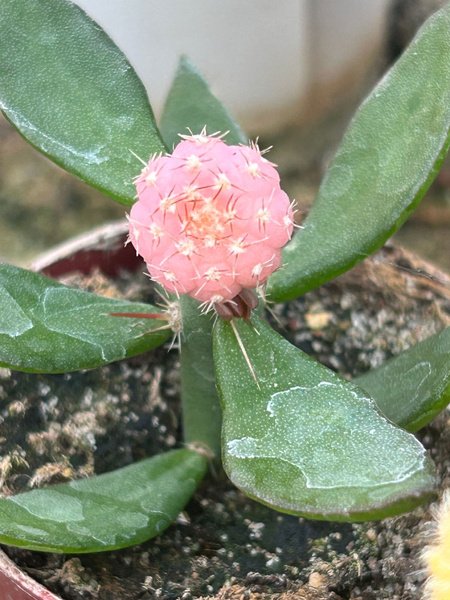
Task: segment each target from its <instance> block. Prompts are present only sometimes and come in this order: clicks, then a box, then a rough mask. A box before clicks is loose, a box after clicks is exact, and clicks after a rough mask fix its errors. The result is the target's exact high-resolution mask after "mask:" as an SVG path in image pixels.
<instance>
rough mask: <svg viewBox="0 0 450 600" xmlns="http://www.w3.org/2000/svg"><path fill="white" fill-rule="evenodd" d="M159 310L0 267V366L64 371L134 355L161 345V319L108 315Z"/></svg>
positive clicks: (165, 336) (167, 333)
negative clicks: (157, 328) (158, 329)
mask: <svg viewBox="0 0 450 600" xmlns="http://www.w3.org/2000/svg"><path fill="white" fill-rule="evenodd" d="M112 312H137V313H138V312H140V313H155V312H161V311H160V310H159V309H156V308H155V307H154V306H151V305H149V304H138V303H135V302H127V301H125V300H116V299H114V298H104V297H102V296H96V295H95V294H90V293H88V292H83V291H81V290H76V289H73V288H69V287H67V286H65V285H62V284H60V283H58V282H56V281H53V280H52V279H48V278H47V277H43V276H42V275H39V274H38V273H34V272H32V271H27V270H25V269H20V268H19V267H14V266H12V265H7V264H0V365H2V366H6V367H11V368H13V369H18V370H19V371H29V372H34V373H38V372H39V373H64V372H67V371H75V370H78V369H86V368H91V367H98V366H100V365H103V364H106V363H109V362H113V361H115V360H120V359H122V358H127V357H129V356H134V355H136V354H140V353H142V352H145V351H146V350H150V349H151V348H155V347H156V346H159V345H160V344H162V343H163V342H165V341H166V340H167V339H168V338H169V337H170V335H171V334H172V331H171V330H170V329H168V330H164V331H158V332H155V333H148V334H146V335H142V334H145V333H146V332H148V331H149V330H150V329H155V328H156V327H161V325H164V324H165V321H160V320H150V319H145V320H143V319H139V318H138V319H134V318H131V319H130V318H120V317H112V316H110V314H109V313H112Z"/></svg>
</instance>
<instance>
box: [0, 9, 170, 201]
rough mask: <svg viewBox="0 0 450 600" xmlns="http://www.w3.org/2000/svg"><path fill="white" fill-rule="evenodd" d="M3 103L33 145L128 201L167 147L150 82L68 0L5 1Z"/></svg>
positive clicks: (1, 12)
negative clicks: (146, 166)
mask: <svg viewBox="0 0 450 600" xmlns="http://www.w3.org/2000/svg"><path fill="white" fill-rule="evenodd" d="M0 31H1V36H0V109H1V110H2V111H3V112H4V114H5V116H6V118H7V119H8V120H9V121H10V122H11V123H12V124H13V125H14V126H15V127H17V129H18V130H19V132H20V133H21V134H22V135H23V137H24V138H25V139H26V140H28V141H29V142H30V144H32V145H33V146H34V147H35V148H38V149H39V150H40V151H41V152H43V153H44V154H45V155H46V156H48V157H49V158H51V159H52V160H53V161H55V162H56V163H57V164H59V165H61V166H62V167H64V168H65V169H67V170H68V171H70V172H71V173H74V174H75V175H77V176H78V177H80V178H81V179H83V180H84V181H86V182H88V183H90V184H91V185H92V186H94V187H96V188H98V189H100V190H101V191H103V192H105V193H106V194H108V195H109V196H111V197H112V198H114V199H115V200H118V201H119V202H122V203H123V204H133V202H134V196H135V193H136V191H135V188H134V185H133V178H134V177H136V176H137V175H139V171H140V169H141V168H142V166H141V164H140V162H139V160H138V159H137V158H136V156H133V154H132V152H134V153H135V154H136V155H137V156H139V157H141V158H142V160H148V158H149V156H150V155H151V154H153V153H155V152H165V146H164V142H163V141H162V139H161V136H160V134H159V131H158V129H157V127H156V123H155V119H154V116H153V112H152V109H151V106H150V104H149V102H148V98H147V93H146V91H145V88H144V86H143V84H142V82H141V81H140V79H139V77H138V76H137V74H136V72H135V71H134V69H133V67H132V66H131V65H130V63H129V62H128V60H127V58H126V56H125V55H124V54H123V53H122V51H121V50H120V49H119V48H118V47H117V46H116V45H115V43H114V42H113V41H112V40H111V39H110V38H109V37H108V35H107V34H106V33H105V32H104V31H103V29H102V28H101V27H100V26H99V25H98V24H97V23H95V22H94V21H93V20H92V19H91V18H90V17H88V15H87V14H86V13H85V12H84V11H83V10H81V8H79V7H78V6H77V5H76V4H75V3H74V2H69V1H68V0H2V2H1V9H0Z"/></svg>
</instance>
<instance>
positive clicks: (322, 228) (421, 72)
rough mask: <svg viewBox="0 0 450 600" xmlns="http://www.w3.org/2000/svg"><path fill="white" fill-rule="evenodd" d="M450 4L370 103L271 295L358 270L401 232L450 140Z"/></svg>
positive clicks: (291, 293) (282, 296) (294, 292)
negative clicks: (370, 256) (398, 231)
mask: <svg viewBox="0 0 450 600" xmlns="http://www.w3.org/2000/svg"><path fill="white" fill-rule="evenodd" d="M449 129H450V4H447V5H446V6H445V7H444V8H443V9H442V10H441V11H440V12H438V13H436V14H435V15H434V16H433V17H432V18H431V19H430V20H429V21H428V23H427V24H426V25H425V26H424V27H423V28H422V29H421V31H420V32H419V34H418V35H417V37H416V38H415V40H414V41H413V43H412V44H411V46H410V47H409V48H408V50H407V51H406V52H405V54H404V55H403V57H402V58H401V59H400V60H399V61H398V62H397V64H395V65H394V67H393V68H392V69H391V70H390V72H389V73H388V74H387V75H386V76H385V77H384V78H383V79H382V81H381V82H380V84H379V85H378V86H377V87H376V88H375V89H374V90H373V92H372V94H371V95H370V96H369V98H368V99H367V100H366V101H365V102H364V103H363V104H362V106H361V108H360V109H359V111H358V112H357V113H356V116H355V118H354V120H353V122H352V123H351V125H350V127H349V129H348V131H347V133H346V135H345V137H344V140H343V142H342V144H341V146H340V148H339V149H338V151H337V154H336V156H335V157H334V159H333V161H332V162H331V164H330V166H329V168H328V171H327V173H326V176H325V179H324V181H323V183H322V186H321V188H320V190H319V195H318V197H317V198H316V200H315V202H314V205H313V207H312V210H311V212H310V214H309V216H308V218H307V219H306V221H305V222H304V224H303V225H304V229H302V230H300V231H299V232H298V234H297V236H296V237H295V238H294V239H293V241H292V242H291V243H290V244H288V246H287V247H286V248H285V251H284V257H283V264H284V265H285V266H284V268H283V269H282V270H280V271H278V272H276V273H275V274H274V275H273V276H272V277H271V278H270V280H269V286H268V290H267V293H268V297H269V298H270V299H271V300H275V301H281V300H288V299H291V298H295V297H296V296H298V295H300V294H303V293H304V292H307V291H308V290H310V289H312V288H314V287H316V286H318V285H321V284H322V283H324V282H326V281H328V280H330V279H332V278H333V277H335V276H336V275H339V274H340V273H342V272H344V271H346V270H347V269H350V268H351V267H353V266H354V265H355V264H356V263H358V262H360V261H361V260H363V259H364V258H365V257H366V256H367V255H368V254H370V253H371V252H373V251H374V250H376V249H377V248H379V247H380V246H381V245H382V244H383V243H384V242H385V241H386V239H387V238H388V237H389V236H390V235H392V234H393V233H394V231H396V230H397V229H398V228H399V227H400V225H401V224H402V223H403V222H404V220H405V219H406V218H407V217H408V215H409V214H410V213H411V211H412V210H413V209H414V208H415V206H416V205H417V204H418V202H419V201H420V200H421V199H422V197H423V195H424V193H425V191H426V190H427V188H428V186H429V185H430V183H431V182H432V180H433V179H434V176H435V175H436V173H437V171H438V169H439V167H440V165H441V163H442V160H443V159H444V156H445V154H446V153H447V150H448V147H449V144H450V136H449Z"/></svg>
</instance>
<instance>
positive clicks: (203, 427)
mask: <svg viewBox="0 0 450 600" xmlns="http://www.w3.org/2000/svg"><path fill="white" fill-rule="evenodd" d="M199 304H200V303H199V302H198V301H197V300H194V298H190V297H189V296H187V295H183V296H181V298H180V309H181V315H182V320H183V335H182V336H181V345H180V374H181V394H182V400H183V429H184V441H185V442H186V443H187V444H201V445H203V446H204V447H205V449H207V450H208V451H209V452H210V453H211V454H212V455H213V456H214V457H215V458H220V448H221V444H220V431H221V427H222V408H221V406H220V401H219V398H218V395H217V388H216V379H215V376H214V360H213V353H212V328H213V323H214V320H213V319H212V318H211V315H210V314H201V311H200V308H199Z"/></svg>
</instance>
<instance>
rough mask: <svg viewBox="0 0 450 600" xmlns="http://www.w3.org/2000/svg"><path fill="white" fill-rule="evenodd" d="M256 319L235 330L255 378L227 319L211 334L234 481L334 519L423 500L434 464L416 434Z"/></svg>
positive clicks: (272, 501) (262, 497) (293, 509)
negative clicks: (393, 420)
mask: <svg viewBox="0 0 450 600" xmlns="http://www.w3.org/2000/svg"><path fill="white" fill-rule="evenodd" d="M252 321H253V323H254V325H255V328H253V327H252V326H251V325H249V324H247V323H245V322H244V321H242V320H239V321H237V322H236V328H237V331H238V334H239V336H240V338H241V341H242V343H243V346H244V348H245V351H246V352H247V354H248V360H249V362H250V364H251V367H252V370H253V371H254V375H255V377H256V379H257V383H256V382H255V380H254V377H253V374H252V372H251V371H250V368H249V365H248V364H247V361H246V359H245V358H244V356H243V353H242V351H241V348H240V347H239V343H238V341H237V339H236V336H235V334H234V332H233V329H232V327H231V325H230V324H229V323H225V322H223V321H221V320H219V321H218V322H217V325H216V327H215V331H214V359H215V365H216V375H217V381H218V386H219V392H220V397H221V400H222V405H223V411H224V413H223V429H222V443H223V449H222V456H223V463H224V468H225V470H226V472H227V474H228V476H229V477H230V479H231V480H232V481H233V483H234V484H235V485H236V486H237V487H239V488H240V489H241V490H242V491H243V492H244V493H246V494H247V495H249V496H251V497H252V498H255V499H257V500H259V501H261V502H262V503H264V504H267V505H269V506H272V507H273V508H276V509H278V510H281V511H283V512H288V513H293V514H299V515H304V516H309V517H314V518H318V519H332V520H340V521H356V520H364V519H374V518H381V517H385V516H391V515H394V514H398V513H400V512H404V511H406V510H409V509H411V508H412V507H414V506H416V505H417V504H420V503H421V502H423V501H424V499H426V498H427V497H429V495H430V493H431V492H432V490H433V487H434V475H433V468H432V464H431V462H430V460H429V459H428V458H427V457H426V455H425V450H424V448H423V447H422V446H421V444H420V443H419V442H418V441H417V440H416V438H415V437H414V436H412V435H411V434H409V433H407V432H405V431H403V430H402V429H399V428H398V427H396V426H395V425H393V424H392V423H390V422H389V421H388V420H387V419H385V418H384V417H383V416H382V415H381V414H380V413H379V411H378V410H377V408H376V406H375V404H374V402H373V400H372V399H371V398H370V396H368V395H367V394H366V393H365V392H364V391H363V390H362V389H361V388H359V387H357V386H355V385H354V384H352V383H350V382H348V381H346V380H345V379H343V378H342V377H340V376H338V375H336V374H335V373H334V372H332V371H330V370H329V369H327V368H326V367H324V366H323V365H321V364H320V363H318V362H317V361H315V360H314V359H312V358H311V357H309V356H308V355H306V354H304V353H303V352H301V351H300V350H299V349H298V348H295V347H294V346H292V345H291V344H289V342H287V341H286V340H285V339H283V338H282V337H280V336H279V335H278V334H277V333H275V332H274V331H273V330H272V329H271V328H270V327H269V326H268V325H266V324H265V323H264V322H263V321H262V320H260V319H259V318H258V317H256V316H253V317H252Z"/></svg>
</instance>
